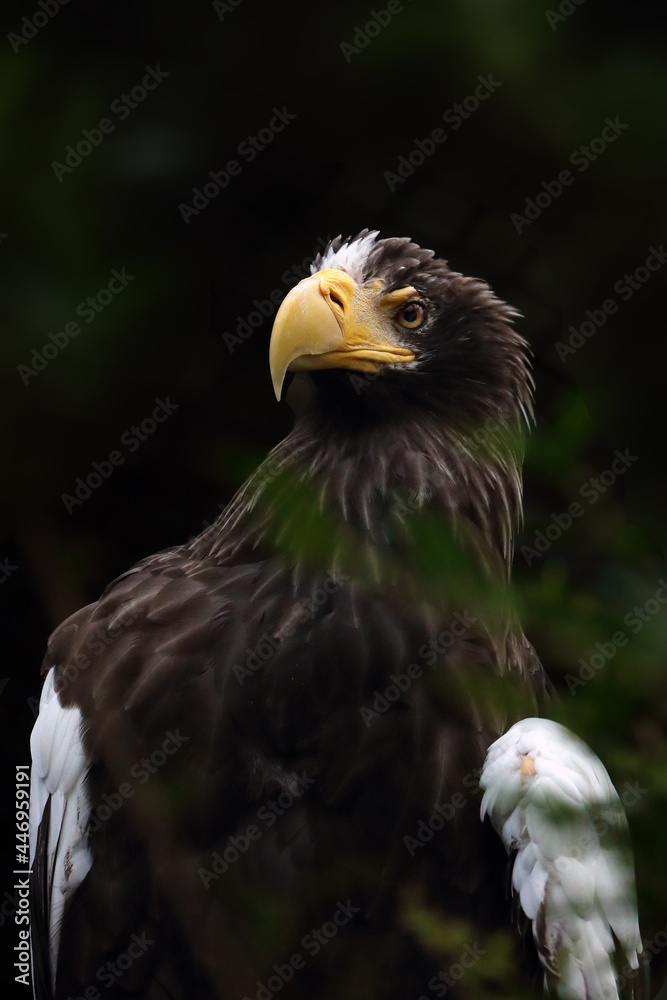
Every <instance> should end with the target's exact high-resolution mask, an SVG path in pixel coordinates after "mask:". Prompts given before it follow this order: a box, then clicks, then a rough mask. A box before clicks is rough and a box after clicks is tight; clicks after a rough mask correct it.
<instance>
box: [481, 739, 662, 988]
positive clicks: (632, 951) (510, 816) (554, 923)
mask: <svg viewBox="0 0 667 1000" xmlns="http://www.w3.org/2000/svg"><path fill="white" fill-rule="evenodd" d="M480 786H481V788H482V789H483V791H484V796H483V798H482V807H481V816H482V819H484V817H485V815H487V813H488V815H489V818H490V819H491V822H492V823H493V826H494V827H495V829H496V830H497V831H498V833H499V834H500V836H501V837H502V840H503V843H504V844H505V847H506V848H507V850H508V852H509V851H512V850H514V851H517V855H516V859H515V862H514V867H513V871H512V885H513V888H514V891H515V892H516V893H517V895H518V896H519V900H520V903H521V908H522V909H523V911H524V913H525V914H526V916H527V917H528V918H529V919H530V920H531V921H532V926H533V936H534V938H535V943H536V945H537V948H538V951H539V954H540V960H541V961H542V965H543V967H544V969H545V978H546V983H547V986H548V987H549V988H550V989H551V990H552V991H553V992H554V993H555V995H556V996H557V997H559V998H561V1000H618V997H619V992H618V982H617V974H616V968H615V964H614V952H615V947H616V945H615V941H614V937H615V938H616V939H617V940H618V942H619V943H620V946H621V948H622V950H623V952H624V954H625V958H626V959H627V961H628V963H629V965H630V966H631V968H633V969H636V968H637V967H638V964H639V960H638V956H639V955H640V954H641V951H642V943H641V938H640V935H639V923H638V920H637V902H636V895H635V885H634V872H633V864H632V856H631V853H630V847H629V837H628V829H627V821H626V819H625V813H624V810H623V807H622V805H621V802H620V799H619V797H618V795H617V793H616V790H615V789H614V786H613V785H612V783H611V779H610V778H609V775H608V774H607V772H606V770H605V768H604V766H603V764H602V762H601V761H600V760H599V759H598V757H596V756H595V754H594V753H593V751H592V750H591V749H590V748H589V747H588V746H586V744H585V743H583V742H582V741H581V740H580V739H578V738H577V737H576V736H574V734H573V733H571V732H570V731H569V730H567V729H565V727H564V726H561V725H559V724H558V723H556V722H551V721H550V720H548V719H524V720H523V721H522V722H518V723H517V724H516V725H515V726H512V728H511V729H510V730H509V731H508V732H507V733H505V735H504V736H501V737H500V739H499V740H496V742H495V743H493V744H492V746H491V747H489V751H488V753H487V757H486V762H485V764H484V769H483V772H482V777H481V780H480Z"/></svg>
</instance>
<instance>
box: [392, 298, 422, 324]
mask: <svg viewBox="0 0 667 1000" xmlns="http://www.w3.org/2000/svg"><path fill="white" fill-rule="evenodd" d="M396 318H397V319H398V322H399V323H400V324H401V326H403V327H405V329H406V330H416V329H417V327H418V326H421V325H422V323H423V322H424V320H425V319H426V310H425V309H424V307H423V305H421V303H420V302H408V303H406V305H404V306H403V308H402V309H401V311H400V312H399V313H398V316H397V317H396Z"/></svg>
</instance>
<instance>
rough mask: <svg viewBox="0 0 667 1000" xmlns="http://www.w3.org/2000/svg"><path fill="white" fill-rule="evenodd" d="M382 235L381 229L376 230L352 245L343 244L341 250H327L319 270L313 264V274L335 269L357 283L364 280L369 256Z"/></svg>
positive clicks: (311, 268) (354, 241)
mask: <svg viewBox="0 0 667 1000" xmlns="http://www.w3.org/2000/svg"><path fill="white" fill-rule="evenodd" d="M379 235H380V230H379V229H374V230H373V231H372V232H370V233H368V234H367V235H366V236H362V238H361V239H360V240H353V241H352V242H351V243H343V245H342V246H341V248H340V250H327V252H326V253H325V254H324V256H323V257H322V262H321V264H320V266H319V268H316V267H315V265H314V264H311V267H310V270H311V274H315V273H316V272H317V271H322V270H324V269H325V268H335V269H336V270H339V271H345V273H346V274H349V275H350V277H351V278H354V279H355V281H359V282H361V281H362V280H363V271H364V264H365V263H366V261H367V260H368V255H369V253H370V252H371V250H372V249H373V246H374V245H375V240H376V237H377V236H379Z"/></svg>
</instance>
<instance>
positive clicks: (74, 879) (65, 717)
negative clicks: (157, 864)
mask: <svg viewBox="0 0 667 1000" xmlns="http://www.w3.org/2000/svg"><path fill="white" fill-rule="evenodd" d="M53 681H54V671H53V669H51V670H50V671H49V673H48V674H47V677H46V680H45V681H44V687H43V688H42V694H41V698H40V702H39V716H38V717H37V722H36V723H35V725H34V728H33V731H32V735H31V737H30V750H31V754H32V770H31V778H30V866H31V867H32V865H33V863H34V860H35V850H36V845H37V833H38V830H39V824H40V822H41V819H42V816H43V814H44V809H45V806H46V803H47V801H48V798H49V795H50V796H51V818H50V822H49V835H48V846H47V864H46V870H47V872H48V877H49V885H50V890H49V891H48V892H47V896H48V898H49V899H50V910H49V914H48V921H49V945H50V963H51V976H52V980H53V981H54V983H55V973H56V961H57V957H58V947H59V943H60V924H61V921H62V916H63V912H64V909H65V904H66V902H67V900H68V899H69V898H70V896H71V895H72V894H73V893H74V891H75V890H76V888H77V887H78V886H79V885H80V884H81V882H82V881H83V880H84V878H85V877H86V875H87V874H88V872H89V871H90V866H91V864H92V856H91V853H90V849H89V847H88V834H87V828H88V821H89V818H90V802H89V800H88V795H87V793H86V789H85V778H86V775H87V773H88V768H89V766H90V764H89V761H88V760H87V758H86V754H85V750H84V747H83V743H82V740H81V725H82V716H81V712H80V711H79V709H78V708H63V707H62V705H61V704H60V701H59V699H58V695H57V693H56V691H55V690H54V686H53Z"/></svg>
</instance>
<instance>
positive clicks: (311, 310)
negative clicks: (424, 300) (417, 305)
mask: <svg viewBox="0 0 667 1000" xmlns="http://www.w3.org/2000/svg"><path fill="white" fill-rule="evenodd" d="M381 288H382V282H381V281H376V282H373V284H372V285H363V286H362V285H359V284H357V282H356V281H354V279H353V278H351V277H350V276H349V275H348V274H345V272H344V271H337V270H331V269H327V270H323V271H318V272H317V274H313V275H311V277H310V278H304V280H303V281H300V282H299V284H298V285H296V286H295V287H294V288H293V289H292V291H291V292H289V294H288V295H287V296H286V297H285V299H284V300H283V302H282V305H281V306H280V309H279V310H278V313H277V315H276V319H275V322H274V324H273V330H272V332H271V345H270V347H269V364H270V367H271V378H272V380H273V388H274V391H275V394H276V397H277V398H278V399H280V393H281V391H282V386H283V381H284V379H285V373H286V372H287V371H308V370H314V369H318V368H351V369H355V370H356V371H363V372H376V371H378V369H379V368H380V365H386V364H398V363H401V362H403V363H405V362H408V361H414V357H415V355H414V352H413V351H411V350H410V349H409V348H407V347H402V346H401V345H400V344H399V343H398V340H397V338H396V332H395V330H394V328H393V326H392V323H391V317H392V316H393V314H394V313H395V311H396V309H397V308H398V307H399V306H400V305H401V304H402V303H404V302H406V301H407V300H408V299H410V298H412V297H414V296H415V295H416V292H415V289H414V288H412V287H407V288H401V289H399V290H398V291H394V292H389V293H387V294H384V295H383V294H382V292H381Z"/></svg>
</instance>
